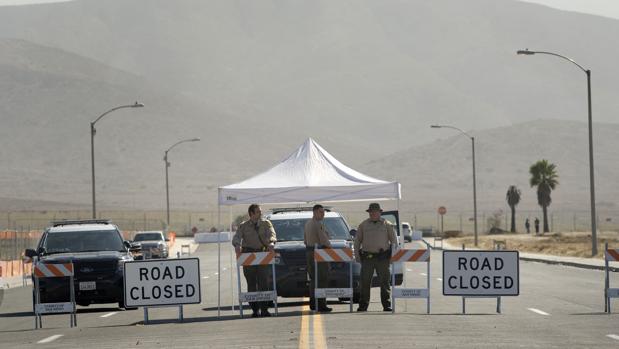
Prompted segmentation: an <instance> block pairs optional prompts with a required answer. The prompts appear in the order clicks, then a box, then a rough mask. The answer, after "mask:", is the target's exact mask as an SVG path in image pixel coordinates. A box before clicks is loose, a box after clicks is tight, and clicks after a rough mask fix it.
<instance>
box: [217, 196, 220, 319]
mask: <svg viewBox="0 0 619 349" xmlns="http://www.w3.org/2000/svg"><path fill="white" fill-rule="evenodd" d="M220 227H221V205H217V317H220V316H221V230H220Z"/></svg>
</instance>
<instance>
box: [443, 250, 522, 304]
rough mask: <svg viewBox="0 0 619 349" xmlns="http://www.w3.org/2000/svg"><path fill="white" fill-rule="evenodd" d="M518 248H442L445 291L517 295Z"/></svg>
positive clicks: (474, 294) (484, 294) (449, 292)
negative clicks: (511, 249)
mask: <svg viewBox="0 0 619 349" xmlns="http://www.w3.org/2000/svg"><path fill="white" fill-rule="evenodd" d="M518 261H519V259H518V251H443V295H445V296H493V297H494V296H497V297H498V296H517V295H518V294H519V293H520V287H519V265H518Z"/></svg>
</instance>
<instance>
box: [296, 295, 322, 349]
mask: <svg viewBox="0 0 619 349" xmlns="http://www.w3.org/2000/svg"><path fill="white" fill-rule="evenodd" d="M303 300H304V301H307V300H308V299H307V298H304V299H303ZM301 311H302V313H303V314H302V315H301V333H299V349H309V348H318V349H322V348H326V347H327V340H326V337H325V330H324V325H323V323H322V316H321V315H320V314H319V313H312V312H310V308H309V306H308V305H304V306H303V307H302V308H301ZM310 316H311V317H313V321H312V323H311V324H310ZM310 325H311V326H310Z"/></svg>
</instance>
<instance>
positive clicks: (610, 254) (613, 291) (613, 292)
mask: <svg viewBox="0 0 619 349" xmlns="http://www.w3.org/2000/svg"><path fill="white" fill-rule="evenodd" d="M610 262H619V249H616V248H613V249H609V248H608V243H606V244H605V245H604V266H605V268H604V269H605V278H604V311H605V312H608V313H610V299H611V298H619V288H611V287H610V268H609V265H608V264H609V263H610Z"/></svg>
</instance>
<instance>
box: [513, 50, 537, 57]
mask: <svg viewBox="0 0 619 349" xmlns="http://www.w3.org/2000/svg"><path fill="white" fill-rule="evenodd" d="M516 54H519V55H526V56H532V55H534V54H535V51H529V49H528V48H527V49H524V50H518V51H516Z"/></svg>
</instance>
